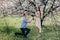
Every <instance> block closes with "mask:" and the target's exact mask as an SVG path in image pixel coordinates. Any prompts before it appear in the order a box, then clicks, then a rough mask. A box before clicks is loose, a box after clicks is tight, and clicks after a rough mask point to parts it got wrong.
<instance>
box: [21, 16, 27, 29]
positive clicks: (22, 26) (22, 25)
mask: <svg viewBox="0 0 60 40" xmlns="http://www.w3.org/2000/svg"><path fill="white" fill-rule="evenodd" d="M27 20H28V19H27V18H26V17H24V18H23V20H22V23H21V28H26V25H27Z"/></svg>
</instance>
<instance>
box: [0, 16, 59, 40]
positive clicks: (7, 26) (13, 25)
mask: <svg viewBox="0 0 60 40" xmlns="http://www.w3.org/2000/svg"><path fill="white" fill-rule="evenodd" d="M21 19H22V18H17V17H16V18H13V17H6V18H0V40H60V27H59V26H58V27H56V28H55V27H52V26H43V27H42V33H41V37H40V38H37V37H36V36H37V29H36V27H35V21H32V23H30V24H28V25H27V27H28V28H30V29H31V31H30V33H29V35H28V38H23V37H22V36H20V35H19V36H15V35H14V33H15V32H21V31H20V29H19V26H20V23H21Z"/></svg>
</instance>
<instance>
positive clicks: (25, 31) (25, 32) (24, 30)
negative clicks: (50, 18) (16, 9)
mask: <svg viewBox="0 0 60 40" xmlns="http://www.w3.org/2000/svg"><path fill="white" fill-rule="evenodd" d="M27 17H28V13H27V11H24V13H23V20H22V23H21V27H20V29H21V31H22V32H21V33H15V35H16V34H19V35H23V36H24V37H27V35H28V34H29V32H30V29H29V28H27V27H26V26H27V23H30V22H31V21H32V18H31V19H30V20H28V18H27Z"/></svg>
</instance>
